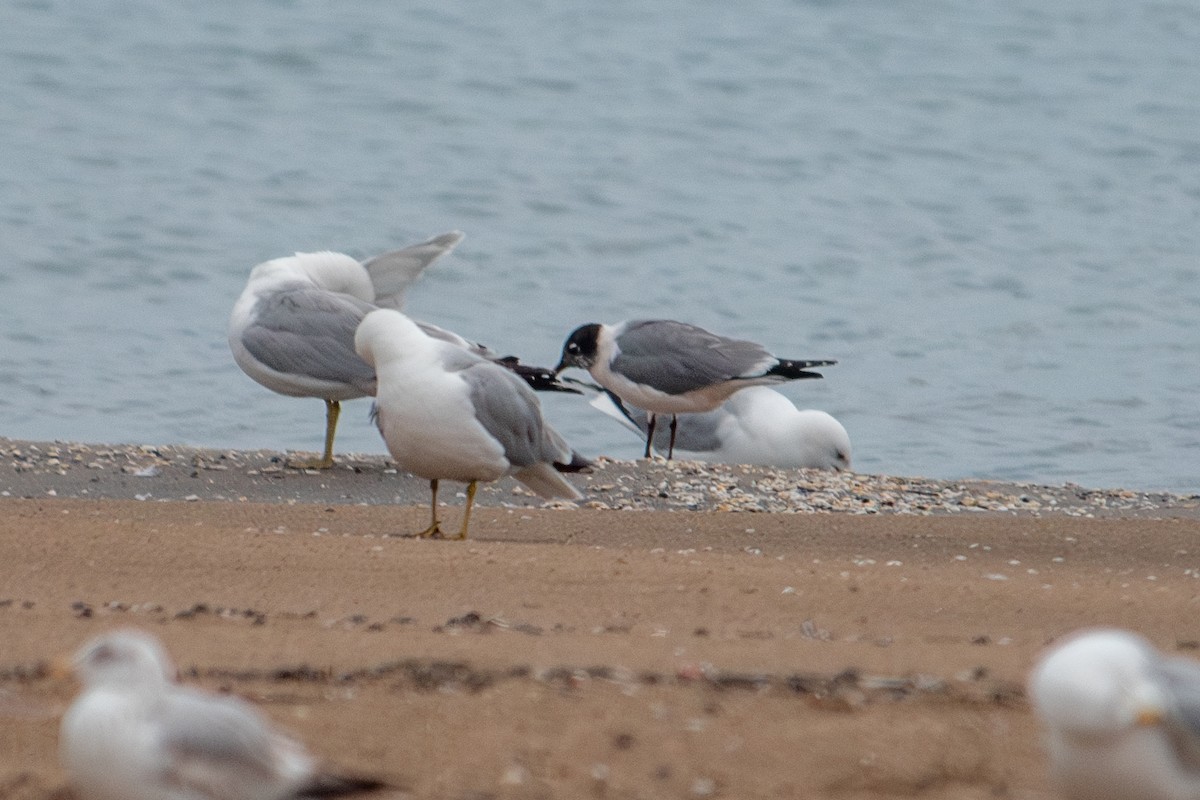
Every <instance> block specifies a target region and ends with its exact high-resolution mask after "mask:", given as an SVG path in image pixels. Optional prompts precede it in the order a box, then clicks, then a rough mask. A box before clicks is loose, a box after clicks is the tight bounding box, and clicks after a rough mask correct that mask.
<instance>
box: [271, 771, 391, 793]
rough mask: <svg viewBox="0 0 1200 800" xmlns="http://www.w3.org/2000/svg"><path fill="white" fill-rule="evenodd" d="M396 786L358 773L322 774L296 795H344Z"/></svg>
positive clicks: (377, 790)
mask: <svg viewBox="0 0 1200 800" xmlns="http://www.w3.org/2000/svg"><path fill="white" fill-rule="evenodd" d="M395 788H399V787H396V786H394V785H392V784H390V783H388V782H387V781H383V780H380V779H378V778H367V777H362V776H356V775H330V774H322V775H318V776H316V777H315V778H313V779H312V780H311V781H310V782H309V783H308V785H306V786H304V787H303V788H302V789H301V790H300V791H298V792H297V793H296V795H295V797H297V798H308V797H311V798H317V797H342V796H344V795H350V794H368V793H370V792H379V791H383V790H384V789H395Z"/></svg>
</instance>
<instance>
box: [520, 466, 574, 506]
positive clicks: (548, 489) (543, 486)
mask: <svg viewBox="0 0 1200 800" xmlns="http://www.w3.org/2000/svg"><path fill="white" fill-rule="evenodd" d="M513 477H514V478H516V479H517V480H519V481H520V482H521V483H523V484H525V485H526V486H528V487H529V488H530V489H533V490H534V491H535V492H537V493H538V494H539V495H541V496H542V497H546V498H551V497H566V498H568V499H570V500H580V499H582V498H583V495H582V494H580V493H579V490H578V489H576V488H575V487H574V486H572V485H571V484H569V483H567V480H566V479H565V478H563V476H562V475H559V474H558V470H557V469H555V468H554V465H552V464H547V463H545V462H541V463H539V464H534V465H533V466H530V467H525V469H523V470H521V471H520V472H514V473H513Z"/></svg>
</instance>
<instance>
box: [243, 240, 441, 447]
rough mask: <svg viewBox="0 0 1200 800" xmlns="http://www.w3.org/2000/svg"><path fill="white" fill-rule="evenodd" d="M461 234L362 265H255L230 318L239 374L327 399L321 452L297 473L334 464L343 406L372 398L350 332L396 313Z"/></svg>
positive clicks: (279, 261)
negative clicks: (372, 315)
mask: <svg viewBox="0 0 1200 800" xmlns="http://www.w3.org/2000/svg"><path fill="white" fill-rule="evenodd" d="M462 238H463V235H462V234H461V233H459V232H458V231H451V232H449V233H443V234H442V235H441V236H435V237H434V238H432V239H430V240H429V241H426V242H421V243H420V244H415V245H411V246H410V247H405V248H403V249H401V250H394V251H392V252H390V253H384V254H382V255H379V256H375V257H374V258H371V259H368V260H367V261H364V262H362V263H359V262H358V261H356V260H355V259H353V258H351V257H350V256H348V255H344V254H342V253H330V252H325V253H296V254H295V255H294V256H289V257H287V258H276V259H272V260H271V261H265V262H263V263H262V264H259V265H258V266H257V267H255V268H254V269H253V270H252V271H251V272H250V280H249V282H248V283H247V284H246V288H245V290H244V291H243V292H242V295H241V297H239V298H238V301H237V303H236V304H235V305H234V307H233V314H232V315H231V316H230V319H229V347H230V349H231V350H233V358H234V360H235V361H237V363H238V366H239V367H241V368H242V371H243V372H245V373H246V374H247V375H249V376H250V377H251V378H253V379H254V380H256V381H258V382H259V383H261V384H262V385H263V386H265V387H267V388H268V389H270V390H272V391H275V392H279V393H280V394H285V395H288V396H290V397H319V398H321V399H322V400H324V401H325V412H326V416H325V452H324V455H323V456H322V457H321V458H320V459H317V460H315V461H299V462H294V463H291V464H290V466H294V467H302V468H303V467H315V468H320V469H328V468H329V467H331V466H333V437H334V433H335V431H336V429H337V421H338V414H339V413H340V412H341V401H342V400H353V399H355V398H358V397H367V396H369V395H373V394H375V372H374V371H373V370H372V369H371V368H370V367H369V366H367V364H365V363H364V362H363V360H362V359H361V358H359V357H358V355H356V354H355V352H354V331H355V330H356V329H357V328H358V323H359V322H361V321H362V318H363V317H364V316H365V315H366V314H367V312H369V311H371V310H372V309H374V308H377V307H385V308H399V307H400V306H401V305H403V302H404V294H405V292H406V291H407V290H408V287H409V286H410V285H412V282H413V281H414V280H416V279H417V277H418V276H419V275H420V274H421V273H422V272H423V271H424V270H425V268H426V267H428V266H429V265H430V264H432V263H433V262H434V261H436V260H437V259H438V258H440V257H441V256H443V255H445V254H446V253H449V252H450V251H451V250H453V249H454V246H455V245H456V244H458V243H459V242H460V241H462Z"/></svg>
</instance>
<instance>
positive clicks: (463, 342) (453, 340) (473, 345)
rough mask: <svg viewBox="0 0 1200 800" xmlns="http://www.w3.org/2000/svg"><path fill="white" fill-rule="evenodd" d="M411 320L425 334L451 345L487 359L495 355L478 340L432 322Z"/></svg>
mask: <svg viewBox="0 0 1200 800" xmlns="http://www.w3.org/2000/svg"><path fill="white" fill-rule="evenodd" d="M413 322H415V323H417V327H418V328H420V329H421V330H423V331H424V332H425V335H426V336H430V337H432V338H434V339H440V340H442V341H443V342H449V343H450V344H452V345H455V346H457V347H461V348H463V349H464V350H469V351H471V352H472V353H474V354H475V355H477V356H483V357H484V358H486V359H489V360H490V359H494V358H495V357H496V353H495V351H494V350H492V349H491V348H490V347H488V346H487V345H484V344H480V343H479V342H472V341H471V340H470V339H464V338H463V337H461V336H459V335H458V334H457V333H455V332H454V331H448V330H446V329H445V328H439V327H438V326H437V325H434V324H433V323H432V322H421V321H419V320H413Z"/></svg>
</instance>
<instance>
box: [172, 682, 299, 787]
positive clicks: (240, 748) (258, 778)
mask: <svg viewBox="0 0 1200 800" xmlns="http://www.w3.org/2000/svg"><path fill="white" fill-rule="evenodd" d="M159 722H160V726H161V727H160V741H161V742H162V744H163V747H164V749H165V750H166V751H167V753H169V754H170V756H171V762H170V765H169V770H170V772H171V777H172V779H173V780H175V781H178V782H179V783H181V784H183V785H186V786H191V787H194V788H197V789H200V790H201V792H202V793H203V794H204V795H206V796H209V797H227V796H230V794H229V793H230V792H231V791H234V790H235V788H236V787H244V786H245V785H246V784H247V783H252V784H257V783H262V782H267V781H272V780H277V779H278V775H277V772H276V759H277V754H276V752H275V743H276V741H277V739H276V735H275V734H274V733H273V732H272V731H271V729H270V728H269V727H268V726H267V724H266V723H265V722H264V720H263V719H262V718H261V717H260V716H259V715H258V714H257V712H255V711H254V710H253V709H251V708H250V707H249V706H247V705H245V704H244V703H243V702H242V701H240V700H237V699H236V698H231V697H218V696H213V695H208V694H204V693H201V692H197V691H194V690H191V689H187V688H181V689H179V690H177V691H173V692H171V694H169V695H168V696H167V697H166V698H164V702H163V705H162V709H161V714H160V716H159Z"/></svg>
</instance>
